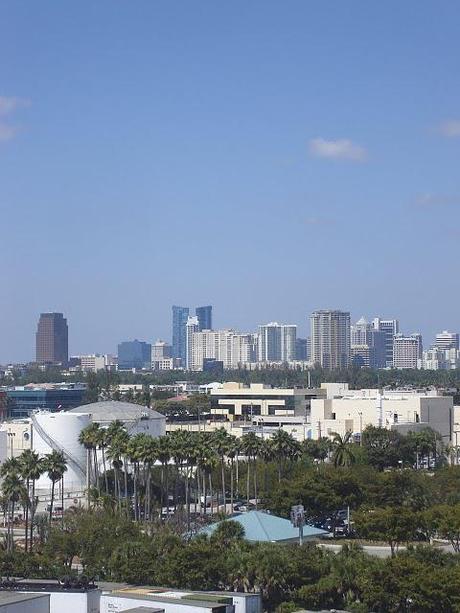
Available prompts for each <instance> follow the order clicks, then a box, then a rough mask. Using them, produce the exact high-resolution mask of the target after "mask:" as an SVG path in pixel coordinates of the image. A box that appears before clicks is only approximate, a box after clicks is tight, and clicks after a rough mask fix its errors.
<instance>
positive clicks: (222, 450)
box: [211, 428, 229, 509]
mask: <svg viewBox="0 0 460 613" xmlns="http://www.w3.org/2000/svg"><path fill="white" fill-rule="evenodd" d="M211 445H212V447H213V449H214V451H215V452H216V454H217V456H218V457H219V460H220V479H221V488H222V503H223V505H224V509H226V506H225V457H226V455H227V453H228V450H229V435H228V433H227V430H225V428H219V429H218V430H215V431H214V432H213V433H212V437H211Z"/></svg>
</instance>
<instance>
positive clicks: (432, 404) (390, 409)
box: [308, 388, 453, 443]
mask: <svg viewBox="0 0 460 613" xmlns="http://www.w3.org/2000/svg"><path fill="white" fill-rule="evenodd" d="M452 424H453V398H452V397H451V396H439V395H437V393H436V392H435V391H429V392H426V393H420V392H411V391H394V392H392V391H385V390H384V391H382V390H379V389H362V390H347V389H346V388H345V389H343V390H342V391H341V392H340V393H338V394H335V395H332V394H328V397H327V398H317V399H312V401H311V413H310V429H309V435H308V436H309V438H313V439H318V438H320V437H322V436H328V437H332V436H333V433H334V432H337V433H338V434H340V435H342V436H343V435H344V434H345V433H346V432H352V433H353V434H355V435H357V436H358V437H359V435H360V434H361V432H362V431H363V430H364V429H365V428H366V427H367V426H369V425H370V426H378V427H383V428H388V429H395V430H399V431H401V432H404V433H407V432H408V431H410V430H413V431H414V430H419V429H422V428H426V427H430V428H432V429H433V430H436V431H437V432H439V433H440V434H441V436H442V437H443V440H444V442H446V443H447V442H449V441H450V440H451V437H452Z"/></svg>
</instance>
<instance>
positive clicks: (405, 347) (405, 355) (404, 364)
mask: <svg viewBox="0 0 460 613" xmlns="http://www.w3.org/2000/svg"><path fill="white" fill-rule="evenodd" d="M422 355H423V345H422V335H421V334H418V333H414V334H411V335H410V336H404V334H396V335H395V337H394V342H393V367H394V368H412V369H415V368H417V367H418V366H419V360H421V359H422Z"/></svg>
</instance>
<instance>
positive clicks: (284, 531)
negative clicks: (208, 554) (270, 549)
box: [200, 511, 328, 543]
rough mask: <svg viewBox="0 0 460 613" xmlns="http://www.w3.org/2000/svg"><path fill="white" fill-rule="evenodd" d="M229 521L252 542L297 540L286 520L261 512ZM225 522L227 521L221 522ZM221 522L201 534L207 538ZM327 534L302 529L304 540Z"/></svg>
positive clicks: (204, 529)
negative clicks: (233, 522)
mask: <svg viewBox="0 0 460 613" xmlns="http://www.w3.org/2000/svg"><path fill="white" fill-rule="evenodd" d="M229 519H230V520H231V521H236V522H238V523H239V524H240V525H241V526H242V527H243V528H244V534H245V538H246V540H248V541H254V542H265V543H267V542H278V541H293V540H298V539H299V529H298V528H294V526H293V525H292V524H291V522H290V521H289V520H288V519H283V518H282V517H277V516H276V515H271V514H270V513H264V512H263V511H248V512H247V513H241V514H240V515H234V516H232V517H229ZM223 521H227V520H223ZM221 523H222V522H216V523H215V524H211V525H210V526H207V527H206V528H203V529H202V530H200V533H201V534H208V535H209V536H210V535H211V534H212V533H213V532H214V531H215V530H216V528H217V526H218V525H219V524H221ZM325 534H328V532H327V531H326V530H319V529H318V528H315V527H314V526H309V525H308V524H307V525H305V526H304V528H303V536H304V538H305V539H309V538H315V537H318V538H319V537H321V536H323V535H325Z"/></svg>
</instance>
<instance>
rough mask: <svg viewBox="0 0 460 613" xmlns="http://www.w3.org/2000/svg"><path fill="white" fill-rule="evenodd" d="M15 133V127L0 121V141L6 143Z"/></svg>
mask: <svg viewBox="0 0 460 613" xmlns="http://www.w3.org/2000/svg"><path fill="white" fill-rule="evenodd" d="M15 134H16V128H15V127H14V126H10V125H8V124H7V123H0V143H6V142H7V141H9V140H11V139H12V138H14V136H15Z"/></svg>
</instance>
